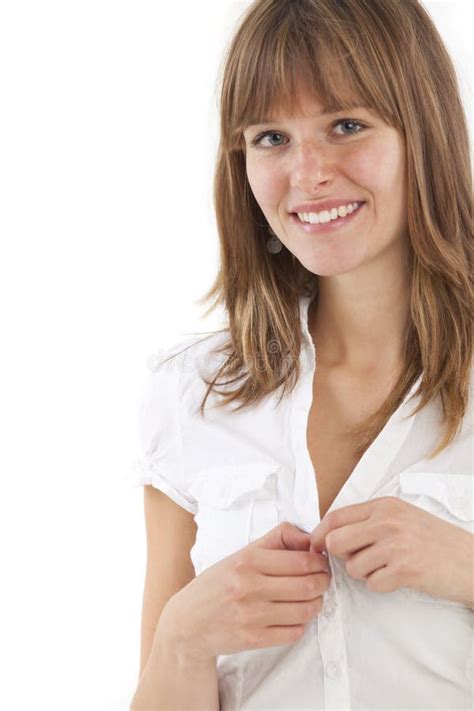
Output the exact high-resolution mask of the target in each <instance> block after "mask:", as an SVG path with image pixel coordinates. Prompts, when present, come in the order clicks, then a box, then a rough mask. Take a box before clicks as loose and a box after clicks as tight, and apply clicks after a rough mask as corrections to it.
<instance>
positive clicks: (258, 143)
mask: <svg viewBox="0 0 474 711" xmlns="http://www.w3.org/2000/svg"><path fill="white" fill-rule="evenodd" d="M344 123H347V124H352V125H354V126H357V127H358V129H360V130H357V131H354V132H351V133H347V134H343V137H344V136H356V135H358V134H359V133H362V131H363V130H364V129H365V128H366V126H365V125H364V124H363V123H361V122H360V121H356V120H355V119H350V118H343V119H339V121H336V122H335V123H334V124H333V125H332V128H333V129H334V128H336V126H339V125H341V124H344ZM267 136H283V134H282V133H280V132H279V131H271V130H270V131H263V133H259V134H258V136H255V138H253V139H252V140H251V141H250V145H251V146H253V147H255V148H258V149H260V150H264V151H266V150H269V149H270V148H279V147H280V146H281V145H283V144H278V145H273V146H263V145H262V143H261V141H262V140H263V139H264V138H266V137H267Z"/></svg>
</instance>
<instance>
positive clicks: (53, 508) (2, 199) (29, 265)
mask: <svg viewBox="0 0 474 711" xmlns="http://www.w3.org/2000/svg"><path fill="white" fill-rule="evenodd" d="M248 4H249V2H248V1H247V2H229V1H228V0H200V1H199V2H195V1H194V0H182V1H181V2H174V3H167V2H160V1H158V0H155V2H150V1H148V0H134V1H133V2H132V0H129V1H128V2H125V1H123V0H114V1H113V2H112V1H108V2H106V1H105V0H93V1H91V0H81V1H80V2H79V1H76V2H73V1H72V0H69V1H67V2H65V0H62V1H57V2H51V1H50V0H48V1H47V0H43V2H24V1H22V0H11V1H10V2H5V1H4V2H3V3H1V4H0V102H1V109H0V234H1V238H2V258H1V260H0V270H1V271H0V290H1V292H0V299H1V305H2V320H1V336H2V342H3V347H2V351H1V356H2V367H1V369H0V374H1V376H0V377H1V383H0V385H1V389H0V392H1V409H0V412H1V425H2V436H1V438H2V448H1V461H0V466H1V470H0V471H1V475H2V482H3V490H2V496H1V499H0V526H1V531H0V532H1V534H2V536H1V541H2V551H1V552H2V556H1V561H2V567H1V573H2V580H3V582H2V587H1V591H2V604H1V607H0V630H1V642H0V645H1V649H0V651H1V652H2V657H3V661H2V674H1V676H2V681H1V683H0V706H1V707H2V708H4V709H8V711H14V710H16V709H22V710H23V709H25V710H26V709H27V710H28V711H33V710H34V709H38V708H48V711H54V710H56V709H61V711H64V710H65V709H67V711H72V710H75V709H84V710H87V711H89V710H90V711H92V710H95V709H108V710H111V709H127V708H128V706H129V702H130V699H131V696H132V695H133V693H134V690H135V686H136V681H137V674H138V664H139V644H140V638H139V635H140V613H141V595H142V588H143V578H144V565H145V531H144V520H143V503H142V497H143V492H142V489H141V488H131V487H130V486H129V484H127V483H126V482H124V480H123V478H124V476H126V474H127V471H128V467H129V465H130V462H131V460H132V458H133V457H134V456H135V453H136V447H137V440H136V426H137V423H136V418H137V407H138V393H139V388H140V386H141V383H142V380H143V378H144V376H145V369H146V360H147V358H148V357H149V355H150V354H152V353H153V352H156V350H157V349H159V348H161V347H162V346H165V345H168V344H171V343H173V342H174V341H176V340H180V339H181V338H182V337H185V336H186V334H187V333H189V332H194V331H203V330H211V329H215V328H219V326H220V314H219V313H215V314H214V315H213V316H212V317H211V318H208V319H207V320H206V321H204V320H203V319H202V318H201V315H202V313H203V309H199V308H198V306H197V305H196V303H195V302H196V300H197V299H198V298H199V297H201V296H202V294H203V293H204V291H205V290H207V288H208V287H209V286H210V284H211V282H212V280H213V277H214V275H215V273H216V269H217V258H218V240H217V232H216V227H215V219H214V214H213V208H212V179H213V169H214V159H215V153H216V147H217V139H218V115H217V101H218V91H217V89H218V76H219V70H220V66H221V61H222V57H223V54H224V51H225V48H226V46H227V43H228V41H229V40H230V37H231V32H232V28H233V27H234V25H235V23H236V22H237V20H238V18H239V16H240V14H241V13H242V12H243V10H244V9H245V8H246V7H247V6H248ZM425 5H426V6H427V8H428V10H429V11H430V12H431V13H432V16H433V18H434V19H435V21H436V23H437V25H438V27H439V29H440V31H441V33H442V35H443V37H444V38H445V41H446V44H447V46H448V49H449V51H450V52H451V54H452V56H453V58H454V60H455V63H456V66H457V69H458V74H459V79H460V83H461V88H462V92H463V99H464V103H465V106H466V112H467V115H468V119H469V123H470V125H472V50H471V47H472V37H471V34H470V30H471V29H472V19H473V18H472V9H471V8H470V3H469V2H463V1H456V2H454V1H453V0H448V1H447V2H444V1H441V2H425Z"/></svg>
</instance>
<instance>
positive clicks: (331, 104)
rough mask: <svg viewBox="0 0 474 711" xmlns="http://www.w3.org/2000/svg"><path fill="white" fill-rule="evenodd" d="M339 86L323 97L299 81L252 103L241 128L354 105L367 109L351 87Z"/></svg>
mask: <svg viewBox="0 0 474 711" xmlns="http://www.w3.org/2000/svg"><path fill="white" fill-rule="evenodd" d="M338 88H339V91H338V92H337V94H334V93H331V94H329V92H328V95H327V96H326V97H321V96H318V95H317V94H316V93H315V92H314V91H312V90H311V89H308V88H306V87H305V86H304V85H303V84H302V83H298V84H297V85H296V87H295V88H294V89H293V90H288V91H286V92H285V94H284V95H280V96H278V95H277V96H273V97H271V98H270V97H269V98H268V100H267V101H264V102H261V103H260V105H259V106H258V107H254V110H253V111H250V112H248V115H247V117H246V119H247V120H246V122H245V124H246V125H245V127H244V128H246V127H249V126H258V125H260V124H266V123H271V122H273V121H277V120H291V119H295V118H302V119H308V120H314V119H317V118H320V117H325V116H331V115H333V114H336V113H340V112H341V111H349V110H351V109H355V108H359V109H364V110H366V111H370V107H369V106H367V102H366V101H365V100H364V99H363V98H362V97H359V96H357V95H356V94H355V92H354V91H351V90H347V91H340V89H341V87H340V86H339V87H338Z"/></svg>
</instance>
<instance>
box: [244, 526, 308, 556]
mask: <svg viewBox="0 0 474 711" xmlns="http://www.w3.org/2000/svg"><path fill="white" fill-rule="evenodd" d="M310 543H311V536H310V534H309V533H306V531H302V530H301V529H300V528H298V527H297V526H295V525H293V524H292V523H290V522H289V521H284V522H283V523H280V524H278V526H275V528H272V530H271V531H268V533H266V534H265V535H264V536H262V538H259V539H258V540H257V541H254V543H253V545H260V546H261V547H263V548H270V549H272V550H285V549H286V550H291V551H309V545H310Z"/></svg>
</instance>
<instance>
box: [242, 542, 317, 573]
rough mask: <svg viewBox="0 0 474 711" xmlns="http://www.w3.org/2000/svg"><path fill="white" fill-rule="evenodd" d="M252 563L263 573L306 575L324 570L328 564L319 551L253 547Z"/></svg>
mask: <svg viewBox="0 0 474 711" xmlns="http://www.w3.org/2000/svg"><path fill="white" fill-rule="evenodd" d="M251 556H252V563H253V565H254V566H255V568H256V569H257V571H258V572H259V573H263V574H264V575H279V576H282V575H308V574H310V573H318V572H322V571H324V570H325V569H326V568H327V567H328V565H327V560H326V558H325V557H324V556H323V555H321V553H310V552H309V551H282V550H279V551H278V550H269V549H268V548H253V549H252V550H251Z"/></svg>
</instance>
